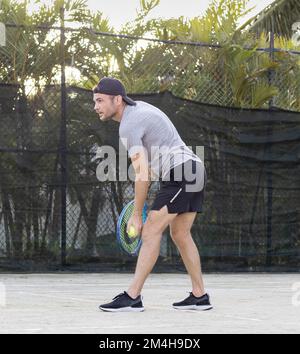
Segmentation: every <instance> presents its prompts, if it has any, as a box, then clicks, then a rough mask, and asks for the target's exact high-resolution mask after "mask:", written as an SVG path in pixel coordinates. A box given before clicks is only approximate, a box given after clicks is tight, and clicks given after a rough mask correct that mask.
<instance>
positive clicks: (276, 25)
mask: <svg viewBox="0 0 300 354" xmlns="http://www.w3.org/2000/svg"><path fill="white" fill-rule="evenodd" d="M299 21H300V2H299V1H298V0H275V1H273V2H272V3H271V4H270V5H268V6H267V7H266V8H265V9H264V10H262V11H261V12H260V13H259V14H257V15H256V16H254V17H252V18H251V19H250V20H248V21H247V22H246V23H245V24H244V25H243V26H242V27H241V28H240V29H244V28H247V27H248V28H249V30H250V31H251V32H255V33H257V34H261V33H262V32H265V33H269V32H273V33H274V34H276V35H277V36H281V37H284V38H286V39H290V38H291V37H292V35H293V33H294V30H293V24H294V23H296V22H299Z"/></svg>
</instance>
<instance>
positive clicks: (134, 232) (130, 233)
mask: <svg viewBox="0 0 300 354" xmlns="http://www.w3.org/2000/svg"><path fill="white" fill-rule="evenodd" d="M128 236H129V237H135V236H137V233H136V230H135V228H134V226H132V225H131V226H130V227H129V230H128Z"/></svg>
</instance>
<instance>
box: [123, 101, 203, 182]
mask: <svg viewBox="0 0 300 354" xmlns="http://www.w3.org/2000/svg"><path fill="white" fill-rule="evenodd" d="M119 135H120V140H121V142H122V144H123V145H124V146H125V148H126V149H127V150H128V155H129V157H132V156H134V155H135V154H136V153H137V152H140V151H144V152H145V153H146V154H147V156H148V163H149V167H150V170H151V176H152V178H154V179H155V178H160V177H164V176H166V175H167V174H168V172H169V171H170V169H172V168H174V167H176V166H178V165H180V164H182V163H184V162H185V161H187V160H196V161H198V162H199V163H200V164H201V165H202V166H203V163H202V161H201V159H200V158H199V157H198V156H197V155H196V154H194V152H193V151H192V150H191V149H190V148H188V147H187V146H186V144H185V143H184V142H183V140H182V139H181V137H180V136H179V134H178V132H177V130H176V128H175V126H174V125H173V123H172V122H171V120H170V119H169V118H168V116H167V115H166V114H165V113H163V112H162V111H161V110H160V109H158V108H157V107H154V106H152V105H151V104H148V103H146V102H143V101H136V105H135V106H129V105H127V106H126V107H125V110H124V113H123V116H122V119H121V123H120V127H119ZM203 170H204V166H203Z"/></svg>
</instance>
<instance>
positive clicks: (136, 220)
mask: <svg viewBox="0 0 300 354" xmlns="http://www.w3.org/2000/svg"><path fill="white" fill-rule="evenodd" d="M131 226H133V227H134V230H135V232H136V235H137V236H138V235H140V234H141V233H142V229H143V219H142V215H137V214H133V215H132V216H131V217H130V219H129V220H128V223H127V230H126V231H127V233H128V232H129V229H130V227H131Z"/></svg>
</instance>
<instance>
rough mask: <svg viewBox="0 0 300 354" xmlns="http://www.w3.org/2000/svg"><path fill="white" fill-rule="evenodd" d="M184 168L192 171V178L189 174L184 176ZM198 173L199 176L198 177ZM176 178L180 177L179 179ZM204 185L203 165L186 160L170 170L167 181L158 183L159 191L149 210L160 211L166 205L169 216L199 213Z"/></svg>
mask: <svg viewBox="0 0 300 354" xmlns="http://www.w3.org/2000/svg"><path fill="white" fill-rule="evenodd" d="M186 168H189V171H192V173H193V174H194V177H193V176H192V175H190V174H189V173H188V174H184V171H185V170H186ZM198 168H199V170H198ZM180 171H181V172H180ZM198 171H199V172H198ZM178 172H179V174H178ZM203 172H204V175H203ZM196 173H197V174H196ZM199 173H200V174H201V175H199ZM176 176H180V178H178V177H176ZM195 176H196V177H195ZM192 178H193V179H192ZM199 183H200V184H199ZM206 183H207V176H206V171H205V168H204V169H203V165H202V166H201V164H200V163H199V162H197V161H194V160H188V161H186V162H185V163H183V164H181V165H179V166H176V167H175V168H173V169H171V170H170V172H169V180H161V181H160V189H159V191H158V193H157V195H156V197H155V200H154V202H153V204H152V207H151V210H160V209H161V208H162V207H164V206H165V205H166V206H167V208H168V212H169V213H170V214H174V213H175V214H182V213H187V212H197V213H201V212H202V208H203V202H204V190H205V186H206Z"/></svg>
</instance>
